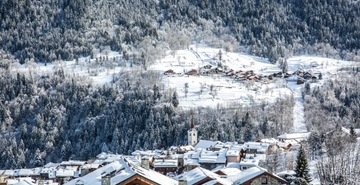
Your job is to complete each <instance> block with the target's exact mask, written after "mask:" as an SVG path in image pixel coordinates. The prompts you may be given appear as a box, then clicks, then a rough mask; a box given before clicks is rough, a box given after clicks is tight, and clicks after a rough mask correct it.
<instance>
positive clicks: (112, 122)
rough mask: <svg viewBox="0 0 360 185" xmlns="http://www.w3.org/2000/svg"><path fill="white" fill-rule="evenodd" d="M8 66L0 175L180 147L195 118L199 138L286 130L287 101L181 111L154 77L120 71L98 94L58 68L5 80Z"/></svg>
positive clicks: (241, 136)
mask: <svg viewBox="0 0 360 185" xmlns="http://www.w3.org/2000/svg"><path fill="white" fill-rule="evenodd" d="M3 56H8V55H3ZM6 62H7V63H6ZM11 62H12V60H11V59H6V60H5V59H3V60H2V66H10V67H3V68H1V79H2V80H1V92H3V93H2V94H1V111H0V112H1V114H0V115H1V132H2V134H3V137H1V147H2V149H1V156H2V158H1V159H2V161H1V162H0V163H1V164H2V168H20V167H25V166H26V167H33V166H41V165H44V164H45V163H47V162H50V161H53V162H54V161H59V160H68V159H70V158H73V159H81V160H86V159H88V158H89V157H92V156H95V155H97V154H98V153H100V152H102V151H106V152H109V151H111V152H114V153H124V154H129V153H131V152H132V151H134V150H136V149H144V150H146V149H158V148H168V147H169V146H172V145H182V144H186V139H187V138H186V132H187V130H188V129H189V127H190V119H191V116H190V115H191V114H192V113H193V112H195V111H196V114H193V117H194V119H195V122H196V126H197V127H198V128H201V129H199V135H200V138H203V139H211V140H221V141H252V140H255V139H257V138H264V137H265V136H276V135H278V134H280V133H283V132H287V131H289V130H290V128H291V127H292V125H291V119H292V117H291V116H289V115H292V109H289V108H288V107H292V106H293V101H294V99H293V98H292V97H290V96H289V97H284V98H283V99H279V100H278V101H277V102H276V103H274V104H270V105H266V104H265V103H263V104H260V105H259V106H256V107H246V108H245V107H244V108H238V109H235V110H234V109H233V108H232V109H228V108H227V107H226V106H221V105H220V106H218V107H217V108H216V109H213V108H206V109H203V108H201V109H198V110H196V109H192V110H188V111H185V110H181V109H177V105H178V99H177V96H178V95H177V93H176V91H173V90H171V89H164V87H163V85H162V84H161V83H160V78H161V76H160V75H159V73H155V72H151V71H147V72H144V71H141V70H135V71H131V72H125V71H124V72H122V73H120V76H117V77H114V79H113V82H112V84H111V85H104V86H102V87H98V86H93V85H91V83H88V82H87V80H86V79H82V78H79V77H76V78H75V77H72V76H70V75H65V74H64V72H63V71H62V69H61V68H59V69H58V70H57V71H56V72H55V73H54V74H52V75H48V76H40V75H37V74H36V72H33V73H31V74H28V75H25V74H21V73H13V72H12V71H11V69H12V67H11V66H12V63H11ZM239 107H241V106H239ZM280 118H285V119H280ZM286 118H287V119H286Z"/></svg>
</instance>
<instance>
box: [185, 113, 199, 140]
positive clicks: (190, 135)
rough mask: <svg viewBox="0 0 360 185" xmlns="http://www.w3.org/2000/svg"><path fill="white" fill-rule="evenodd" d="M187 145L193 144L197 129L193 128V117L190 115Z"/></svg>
mask: <svg viewBox="0 0 360 185" xmlns="http://www.w3.org/2000/svg"><path fill="white" fill-rule="evenodd" d="M187 134H188V145H192V146H194V145H195V144H196V143H197V142H198V140H197V134H198V133H197V130H196V129H195V125H194V118H193V117H192V116H191V125H190V130H189V131H188V133H187Z"/></svg>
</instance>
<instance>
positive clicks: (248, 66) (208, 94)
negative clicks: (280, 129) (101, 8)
mask: <svg viewBox="0 0 360 185" xmlns="http://www.w3.org/2000/svg"><path fill="white" fill-rule="evenodd" d="M189 48H190V49H188V50H177V51H175V52H170V51H168V52H167V55H166V56H165V57H164V58H162V59H161V60H159V61H156V62H155V63H154V64H153V65H151V66H150V67H149V69H150V70H154V71H158V72H159V73H160V74H162V76H163V79H162V82H163V84H164V85H165V87H166V88H173V89H176V91H177V93H178V97H179V102H180V104H179V107H181V108H183V109H191V108H195V107H208V106H210V107H216V106H217V105H218V104H222V105H227V106H229V107H231V106H232V105H242V106H249V105H254V104H259V103H261V102H270V103H271V102H274V101H275V100H276V99H278V98H281V97H283V96H285V95H293V97H294V99H295V102H296V103H295V106H294V129H293V132H306V131H307V130H306V127H305V123H304V111H303V110H304V107H303V99H302V97H301V88H302V87H303V86H304V85H303V84H302V85H297V83H296V80H297V78H298V76H297V75H291V76H290V77H289V78H287V80H285V78H277V77H275V78H273V79H272V80H269V79H267V78H266V76H269V75H272V74H274V73H278V72H281V69H280V67H279V66H278V65H276V64H271V63H269V62H268V60H267V59H265V58H260V57H256V56H251V55H248V54H244V53H231V52H226V51H224V50H221V59H222V60H221V65H219V61H220V60H219V58H220V54H219V53H220V49H218V48H210V47H208V46H207V45H204V44H197V45H191V46H190V47H189ZM96 58H98V59H97V60H96V59H90V57H84V58H80V59H79V60H78V61H75V60H73V61H56V62H53V63H51V64H47V65H44V64H35V63H33V62H28V63H27V64H24V65H22V66H14V68H13V69H14V70H20V71H23V72H26V73H28V72H33V73H34V72H35V71H36V74H37V75H47V74H49V73H53V72H54V71H55V70H57V69H60V68H62V69H64V72H65V73H66V74H69V75H74V76H80V77H81V76H88V77H89V79H90V80H91V81H92V83H93V84H94V85H103V84H110V83H111V80H112V78H113V75H116V74H118V73H121V72H122V71H124V70H133V69H135V68H136V67H131V66H130V64H129V62H125V61H124V60H122V56H121V54H119V53H117V52H107V53H105V52H104V53H99V54H98V56H97V57H96ZM101 58H102V59H103V61H104V60H105V58H106V60H107V61H108V62H101ZM96 61H97V62H96ZM287 62H288V73H290V74H293V73H295V72H297V71H298V70H302V71H303V72H309V73H311V74H312V75H313V76H318V75H319V74H320V73H321V74H322V77H323V80H317V81H315V82H314V83H311V86H316V85H321V84H322V83H323V81H324V80H326V79H328V78H335V77H336V74H337V72H338V70H339V69H340V68H342V67H351V66H354V65H355V63H354V62H351V61H350V62H349V61H341V60H335V59H329V58H321V57H313V56H295V57H292V58H290V59H288V60H287ZM105 66H107V67H105ZM109 66H110V67H109ZM204 66H210V67H209V69H207V71H209V70H214V69H215V68H218V69H221V70H223V72H219V73H215V72H212V73H208V74H202V75H186V74H185V73H186V72H188V71H191V70H196V71H197V72H198V73H202V72H203V71H204V70H205V69H204V68H203V67H204ZM218 66H220V67H218ZM167 70H172V71H173V72H174V74H171V75H164V72H165V71H167ZM229 71H233V73H235V72H239V71H242V72H241V73H238V74H237V75H238V76H241V75H242V74H244V73H245V72H249V71H252V74H253V76H257V77H259V76H261V77H262V80H258V81H255V80H248V79H246V80H241V79H237V78H235V77H234V76H226V73H225V72H229ZM264 79H265V80H264Z"/></svg>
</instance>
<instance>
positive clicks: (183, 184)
mask: <svg viewBox="0 0 360 185" xmlns="http://www.w3.org/2000/svg"><path fill="white" fill-rule="evenodd" d="M187 184H188V183H187V180H184V179H181V180H179V185H187Z"/></svg>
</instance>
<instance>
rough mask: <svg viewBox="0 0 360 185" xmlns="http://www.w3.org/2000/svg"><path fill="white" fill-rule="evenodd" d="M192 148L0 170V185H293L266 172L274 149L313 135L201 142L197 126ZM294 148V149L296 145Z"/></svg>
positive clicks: (191, 132)
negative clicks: (263, 164) (242, 140)
mask: <svg viewBox="0 0 360 185" xmlns="http://www.w3.org/2000/svg"><path fill="white" fill-rule="evenodd" d="M187 134H188V135H187V137H188V145H187V146H176V147H170V148H169V149H167V150H151V151H140V150H137V151H134V152H133V153H132V155H129V156H126V155H119V154H109V153H101V154H99V155H98V156H96V158H94V159H91V160H88V161H63V162H61V163H49V164H47V165H45V166H43V167H39V168H34V169H16V170H0V185H5V184H6V185H22V184H26V185H35V184H38V185H44V184H54V185H55V184H66V185H83V184H86V185H88V184H89V185H90V184H91V185H123V184H124V185H135V184H138V185H155V184H161V185H200V184H206V185H231V184H236V185H240V184H243V185H248V184H249V185H250V184H256V185H257V184H259V185H260V184H261V185H266V184H279V185H280V184H288V182H287V181H286V180H285V179H283V178H281V177H279V176H277V175H275V174H272V173H270V172H268V171H267V170H266V169H264V168H262V167H260V166H261V163H262V162H264V161H265V160H266V157H267V152H268V150H270V149H271V148H272V147H279V148H283V149H284V150H289V147H291V145H294V144H296V142H300V141H301V140H303V139H306V138H307V136H308V133H301V134H285V135H281V136H279V137H278V139H273V140H263V141H257V142H246V143H238V142H225V143H223V142H220V141H208V140H200V141H198V139H197V130H196V129H195V127H194V125H193V124H191V129H190V130H189V131H188V133H187ZM291 143H292V144H291Z"/></svg>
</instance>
